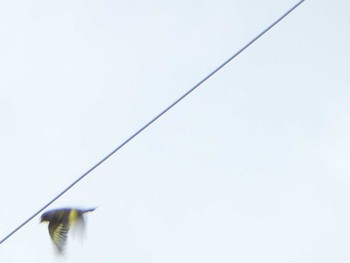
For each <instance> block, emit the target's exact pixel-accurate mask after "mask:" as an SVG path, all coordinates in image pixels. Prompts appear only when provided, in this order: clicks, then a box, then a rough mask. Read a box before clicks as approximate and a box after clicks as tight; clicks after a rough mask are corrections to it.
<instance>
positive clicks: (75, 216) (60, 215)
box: [41, 208, 96, 253]
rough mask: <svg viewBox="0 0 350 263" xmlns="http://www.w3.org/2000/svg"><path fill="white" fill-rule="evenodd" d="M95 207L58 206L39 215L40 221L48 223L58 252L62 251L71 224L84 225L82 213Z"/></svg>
mask: <svg viewBox="0 0 350 263" xmlns="http://www.w3.org/2000/svg"><path fill="white" fill-rule="evenodd" d="M95 209H96V208H90V209H77V208H60V209H54V210H50V211H47V212H45V213H43V214H42V215H41V222H48V223H49V226H48V228H49V234H50V237H51V240H52V242H53V244H54V245H55V246H56V248H57V250H58V252H59V253H62V252H63V248H64V246H65V244H66V241H67V236H68V232H69V230H70V228H71V226H72V225H73V224H80V225H81V226H82V227H84V216H83V215H84V214H85V213H87V212H92V211H94V210H95Z"/></svg>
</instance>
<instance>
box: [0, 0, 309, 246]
mask: <svg viewBox="0 0 350 263" xmlns="http://www.w3.org/2000/svg"><path fill="white" fill-rule="evenodd" d="M304 1H305V0H301V1H300V2H298V3H297V4H295V5H294V6H293V7H292V8H290V9H289V10H288V11H287V12H285V13H284V14H283V15H282V16H281V17H280V18H278V19H277V20H276V21H275V22H273V23H272V24H271V25H270V26H268V27H267V28H266V29H264V30H263V31H262V32H261V33H260V34H258V35H257V36H256V37H255V38H253V39H252V40H251V41H249V42H248V43H247V44H246V45H245V46H243V47H242V48H241V49H240V50H238V51H237V52H236V53H235V54H234V55H232V56H231V57H230V58H229V59H227V60H226V61H225V62H224V63H222V64H221V65H220V66H218V67H217V68H216V69H214V70H213V71H212V72H211V73H210V74H209V75H207V76H206V77H205V78H203V79H202V80H201V81H199V82H198V83H197V84H196V85H194V86H193V87H192V88H191V89H190V90H188V91H187V92H186V93H185V94H183V95H182V96H181V97H180V98H178V99H177V100H176V101H174V102H173V103H172V104H170V105H169V106H168V107H167V108H166V109H164V110H163V111H162V112H160V113H159V114H158V115H157V116H155V117H154V118H153V119H152V120H150V121H149V122H148V123H146V124H145V125H144V126H143V127H141V128H140V129H139V130H138V131H136V132H135V133H134V134H133V135H131V136H130V137H129V138H128V139H127V140H125V141H124V142H123V143H122V144H120V145H119V146H118V147H116V148H115V149H114V150H113V151H112V152H110V153H109V154H107V155H106V156H105V157H104V158H103V159H102V160H100V161H99V162H98V163H96V164H95V165H94V166H93V167H91V168H90V169H89V170H88V171H86V172H85V173H84V174H83V175H81V176H80V177H79V178H78V179H76V180H75V181H74V182H73V183H71V184H70V185H69V186H68V187H66V188H65V189H64V190H63V191H62V192H61V193H59V194H58V195H57V196H55V197H54V198H53V199H52V200H51V201H50V202H48V203H47V204H45V205H44V206H43V207H42V208H40V209H39V210H38V211H37V212H35V213H34V214H33V215H32V216H31V217H29V218H28V219H27V220H25V221H24V222H23V223H22V224H20V225H19V226H18V227H17V228H15V229H14V230H13V231H12V232H11V233H10V234H8V235H7V236H5V237H4V238H3V239H2V240H1V241H0V245H1V244H2V243H3V242H4V241H6V240H7V239H8V238H9V237H11V236H12V235H13V234H15V233H16V232H17V231H18V230H20V229H21V228H22V227H23V226H25V225H26V224H27V223H29V222H30V221H31V220H32V219H33V218H34V217H36V216H37V215H38V214H40V213H41V212H42V211H43V210H44V209H46V208H47V207H48V206H50V205H51V204H52V203H53V202H55V201H56V200H57V199H58V198H60V197H61V196H62V195H64V194H65V193H66V192H67V191H68V190H69V189H71V188H72V187H73V186H74V185H76V184H77V183H78V182H79V181H80V180H82V179H83V178H84V177H85V176H87V175H88V174H89V173H91V172H92V171H93V170H95V169H96V168H97V167H98V166H100V165H101V164H102V163H103V162H105V161H106V160H107V159H108V158H109V157H111V156H112V155H113V154H115V153H116V152H117V151H119V150H120V149H121V148H122V147H123V146H125V145H126V144H127V143H128V142H130V141H131V140H132V139H134V138H135V137H136V136H137V135H139V134H140V133H141V132H143V131H144V130H145V129H146V128H147V127H148V126H150V125H151V124H152V123H154V122H155V121H156V120H158V119H159V118H160V117H161V116H163V115H164V114H165V113H166V112H167V111H168V110H170V109H171V108H173V107H174V106H175V105H176V104H177V103H179V102H180V101H181V100H182V99H184V98H185V97H187V95H189V94H190V93H192V91H194V90H195V89H197V88H198V87H199V86H200V85H202V84H203V83H204V82H205V81H207V80H208V79H209V78H210V77H212V76H213V75H214V74H215V73H217V72H218V71H219V70H220V69H222V68H223V67H224V66H226V64H228V63H229V62H230V61H232V60H233V59H234V58H236V57H237V56H238V55H239V54H240V53H242V52H243V51H244V50H245V49H246V48H248V47H249V46H250V45H251V44H253V43H254V42H255V41H256V40H258V39H259V38H260V37H261V36H263V35H264V34H265V33H266V32H267V31H269V30H270V29H271V28H273V27H274V26H275V25H276V24H278V23H279V22H280V21H281V20H283V19H284V18H285V17H286V16H288V15H289V14H290V13H291V12H292V11H294V9H296V8H297V7H298V6H299V5H301V4H302V3H303V2H304Z"/></svg>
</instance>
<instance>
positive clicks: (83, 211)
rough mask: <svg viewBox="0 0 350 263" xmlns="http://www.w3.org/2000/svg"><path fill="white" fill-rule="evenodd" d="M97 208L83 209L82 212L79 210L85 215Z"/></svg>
mask: <svg viewBox="0 0 350 263" xmlns="http://www.w3.org/2000/svg"><path fill="white" fill-rule="evenodd" d="M96 208H97V207H94V208H89V209H84V210H81V213H82V214H84V213H87V212H92V211H94V210H95V209H96Z"/></svg>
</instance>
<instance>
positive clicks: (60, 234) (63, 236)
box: [49, 221, 70, 253]
mask: <svg viewBox="0 0 350 263" xmlns="http://www.w3.org/2000/svg"><path fill="white" fill-rule="evenodd" d="M69 228H70V224H69V223H57V222H52V221H51V222H50V223H49V234H50V237H51V240H52V242H53V243H54V245H55V246H56V248H57V250H58V252H59V253H62V252H63V248H64V245H65V244H66V241H67V236H68V231H69Z"/></svg>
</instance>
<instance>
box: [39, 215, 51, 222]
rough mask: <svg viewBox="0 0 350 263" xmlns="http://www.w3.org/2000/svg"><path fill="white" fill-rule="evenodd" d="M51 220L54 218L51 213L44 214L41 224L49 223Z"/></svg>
mask: <svg viewBox="0 0 350 263" xmlns="http://www.w3.org/2000/svg"><path fill="white" fill-rule="evenodd" d="M51 218H52V214H51V213H48V212H46V213H43V214H42V215H41V219H40V223H42V222H46V221H47V222H50V220H51Z"/></svg>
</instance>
